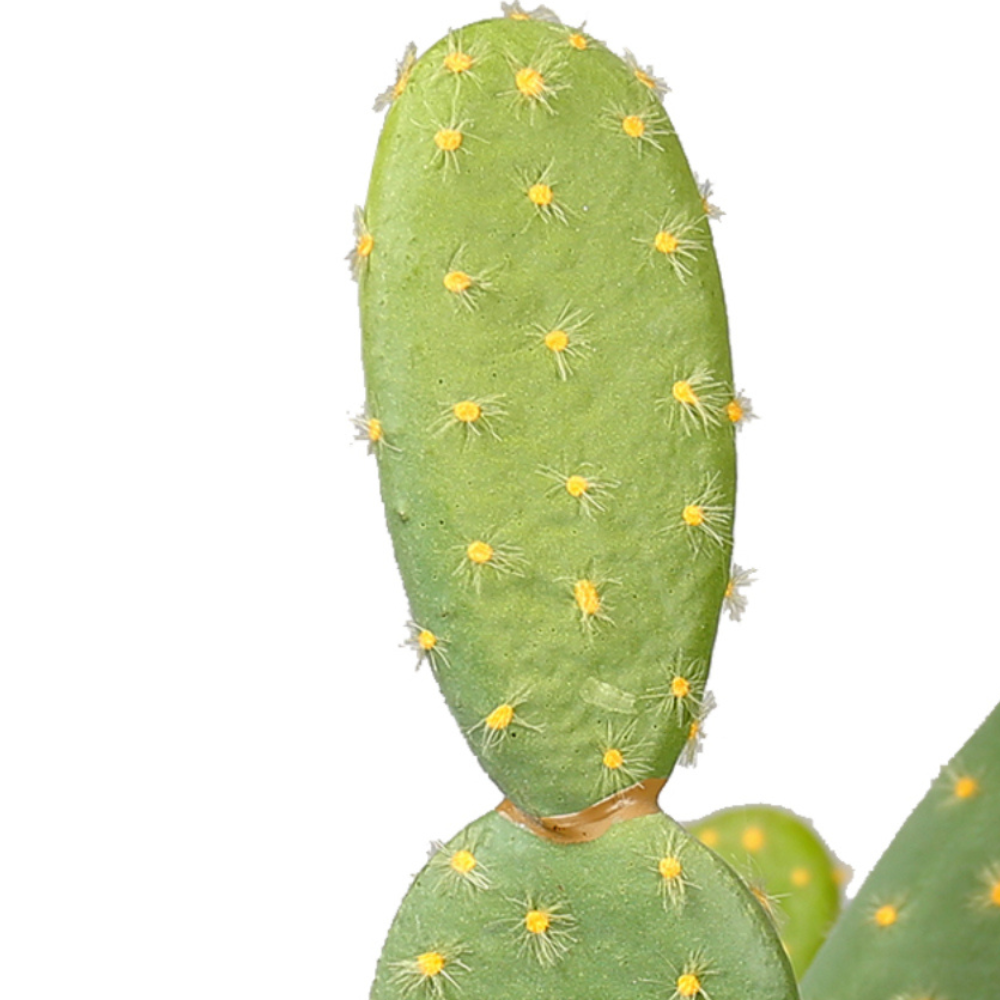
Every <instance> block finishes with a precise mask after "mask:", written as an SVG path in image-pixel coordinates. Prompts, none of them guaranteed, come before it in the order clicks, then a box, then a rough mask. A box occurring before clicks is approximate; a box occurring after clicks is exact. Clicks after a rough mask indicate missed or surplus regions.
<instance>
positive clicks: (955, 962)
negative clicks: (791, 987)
mask: <svg viewBox="0 0 1000 1000" xmlns="http://www.w3.org/2000/svg"><path fill="white" fill-rule="evenodd" d="M802 989H803V995H804V996H805V997H806V998H807V1000H895V998H900V1000H996V998H997V996H1000V706H998V707H997V708H995V709H994V710H993V712H992V714H991V715H990V717H989V718H988V719H987V720H986V722H984V723H983V725H982V726H981V727H980V728H979V730H978V731H977V732H976V733H975V734H974V735H973V737H972V739H970V740H969V742H968V743H967V744H966V745H965V746H964V747H963V748H962V749H961V750H960V751H959V753H958V754H957V756H956V757H955V758H954V759H953V760H952V761H951V763H950V764H949V766H948V767H946V768H945V769H944V770H943V771H942V772H941V775H940V776H939V778H938V779H937V781H935V782H934V785H933V786H932V787H931V790H930V792H929V793H928V794H927V796H926V797H925V798H924V800H923V801H922V802H921V803H920V805H919V806H917V808H916V809H915V810H914V812H913V813H912V815H911V816H910V818H909V819H908V820H907V821H906V823H905V824H904V825H903V827H902V829H901V830H900V831H899V833H898V834H897V835H896V838H895V839H894V840H893V842H892V844H891V845H890V847H889V849H888V850H887V851H886V853H885V854H884V855H883V856H882V858H881V860H880V861H879V863H878V864H877V865H876V866H875V868H874V870H873V871H872V873H871V875H870V876H869V877H868V879H867V880H866V881H865V883H864V885H863V886H862V887H861V889H860V891H859V892H858V895H857V897H856V898H855V899H854V900H853V902H852V903H851V905H850V906H849V907H848V909H847V910H846V912H845V913H844V915H843V917H841V919H840V921H839V922H838V923H837V926H836V927H835V928H834V931H833V933H832V934H831V935H830V937H829V939H828V940H827V942H826V944H825V945H823V947H822V948H821V949H820V952H819V954H818V955H817V956H816V960H815V962H813V964H812V967H811V968H810V970H809V973H808V974H807V975H806V977H805V979H804V981H803V984H802Z"/></svg>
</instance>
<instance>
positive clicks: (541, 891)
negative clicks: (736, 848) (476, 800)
mask: <svg viewBox="0 0 1000 1000" xmlns="http://www.w3.org/2000/svg"><path fill="white" fill-rule="evenodd" d="M437 847H438V849H437V851H436V852H435V853H434V855H433V856H432V858H431V860H430V862H429V863H428V864H427V866H426V867H425V868H424V869H423V871H422V872H421V873H420V874H419V875H418V876H417V879H416V881H415V882H414V884H413V887H412V888H411V889H410V892H409V893H408V895H407V897H406V899H405V900H404V901H403V905H402V906H401V907H400V910H399V913H398V914H397V916H396V919H395V922H394V923H393V926H392V929H391V931H390V932H389V936H388V939H387V941H386V944H385V949H384V950H383V953H382V958H381V960H380V962H379V966H378V971H377V974H376V979H375V985H374V987H373V989H372V994H371V997H372V1000H400V998H401V997H407V996H414V997H438V998H449V997H454V998H462V1000H497V998H500V997H502V998H504V1000H542V998H556V997H567V998H573V1000H606V998H618V997H629V998H630V1000H669V998H674V1000H708V998H711V1000H796V998H797V997H798V993H797V990H796V986H795V981H794V975H793V973H792V969H791V966H790V965H789V963H788V960H787V958H786V957H785V955H784V953H783V951H782V949H781V946H780V944H779V942H778V938H777V934H776V932H775V930H774V927H773V926H772V924H771V922H770V920H769V919H768V917H767V915H766V914H765V913H764V911H763V910H762V909H761V907H760V905H759V904H758V903H757V901H756V900H755V899H754V897H753V896H752V895H751V893H750V892H749V890H748V889H747V887H746V886H745V885H744V884H743V883H742V882H741V881H740V879H739V878H738V877H737V876H736V875H735V874H734V873H733V871H732V870H731V869H730V868H729V866H728V865H726V864H725V863H724V862H722V861H720V860H719V859H718V858H716V857H715V855H714V854H713V853H712V852H711V851H709V850H708V849H707V848H705V847H704V846H702V845H701V844H700V843H699V842H698V841H697V840H696V839H695V838H693V837H691V836H690V835H689V834H687V833H686V832H685V831H684V830H683V829H682V828H681V827H679V826H678V825H677V824H676V823H674V822H673V821H672V820H670V819H668V818H667V817H665V816H663V815H662V814H660V815H652V816H645V817H641V818H638V819H632V820H628V821H627V822H624V823H619V824H617V825H615V826H612V827H611V828H610V829H609V830H608V831H607V832H606V833H605V834H604V835H603V836H602V837H600V838H598V839H597V840H594V841H591V842H589V843H584V844H574V845H566V844H553V843H550V842H548V841H546V840H543V839H541V838H539V837H537V836H536V835H535V834H533V833H529V832H527V831H526V830H524V829H522V828H521V827H519V826H517V825H515V824H514V823H512V822H510V821H509V820H508V819H506V818H504V817H503V816H501V815H499V814H498V813H490V814H488V815H487V816H484V817H482V818H481V819H478V820H476V822H474V823H472V824H471V825H470V826H468V827H467V828H466V829H465V830H463V831H462V832H461V833H460V834H459V835H458V836H457V837H455V838H453V839H452V840H451V841H450V842H449V843H448V844H447V845H444V844H442V845H437Z"/></svg>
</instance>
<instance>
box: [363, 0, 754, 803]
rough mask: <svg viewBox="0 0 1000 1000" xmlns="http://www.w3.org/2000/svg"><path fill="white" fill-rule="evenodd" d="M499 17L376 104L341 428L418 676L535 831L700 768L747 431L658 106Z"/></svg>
mask: <svg viewBox="0 0 1000 1000" xmlns="http://www.w3.org/2000/svg"><path fill="white" fill-rule="evenodd" d="M508 14H510V16H508V17H507V18H504V19H499V20H491V21H485V22H481V23H478V24H473V25H471V26H468V27H465V28H463V29H461V30H460V31H453V32H450V33H449V34H448V35H447V37H445V38H444V39H442V40H441V41H440V42H439V43H438V44H437V45H435V46H433V47H432V48H431V49H430V50H429V51H428V52H426V53H425V54H424V55H423V56H421V57H420V58H419V59H415V58H414V54H413V53H412V51H410V52H408V55H407V58H406V59H405V60H404V63H403V64H401V68H400V77H399V80H398V81H397V84H396V85H395V86H394V87H393V88H391V91H390V92H387V95H385V99H386V100H387V101H390V100H391V105H392V106H391V108H390V110H389V112H388V115H387V118H386V122H385V127H384V130H383V133H382V137H381V140H380V143H379V148H378V152H377V156H376V160H375V165H374V170H373V174H372V181H371V187H370V189H369V193H368V199H367V204H366V206H365V209H364V211H363V212H359V215H358V218H357V243H356V246H355V249H354V251H353V253H352V255H351V256H352V263H353V266H354V269H355V273H356V275H357V277H358V279H359V282H360V301H361V313H362V325H363V331H364V361H365V370H366V379H367V404H366V411H365V414H364V415H363V417H361V418H359V419H360V426H361V428H362V433H363V434H364V435H365V436H367V438H368V440H369V442H370V444H371V447H372V450H373V451H374V452H375V454H376V455H377V458H378V464H379V470H380V475H381V483H382V496H383V500H384V503H385V509H386V515H387V520H388V524H389V529H390V531H391V534H392V538H393V543H394V546H395V552H396V557H397V560H398V562H399V565H400V568H401V571H402V575H403V578H404V582H405V585H406V590H407V594H408V597H409V600H410V603H411V607H412V613H413V621H412V622H411V625H410V627H411V630H412V634H411V641H412V643H413V645H414V647H415V649H416V652H417V654H418V656H419V657H420V658H421V659H422V660H423V661H425V662H427V663H429V665H430V666H431V667H432V668H433V671H434V673H435V675H436V676H437V678H438V680H439V682H440V684H441V687H442V689H443V691H444V694H445V696H446V698H447V700H448V703H449V706H450V708H451V710H452V712H453V714H454V715H455V717H456V719H457V720H458V723H459V725H460V726H461V727H462V730H463V731H464V733H465V735H466V737H467V739H468V741H469V744H470V746H471V747H472V749H473V750H474V751H475V753H476V754H477V755H478V756H479V758H480V760H481V761H482V763H483V765H484V767H485V768H486V770H487V771H488V773H489V774H490V775H491V776H492V777H493V778H494V780H495V781H496V782H497V783H498V784H499V785H500V786H501V788H503V789H504V791H505V792H506V794H507V795H508V796H510V797H511V798H512V799H513V800H514V801H515V802H516V803H517V805H518V806H519V807H521V808H522V809H523V810H524V811H526V812H528V813H530V814H532V815H536V816H551V815H557V814H561V813H569V812H575V811H578V810H581V809H583V808H585V807H587V806H589V805H591V804H592V803H594V802H595V801H597V800H599V799H602V798H605V797H607V796H610V795H612V794H613V793H615V792H618V791H620V790H622V789H624V788H626V787H628V786H630V785H633V784H635V783H637V782H640V781H642V780H644V779H650V778H663V777H666V776H667V775H668V774H669V773H670V771H671V770H672V768H673V766H674V764H675V763H676V761H677V758H678V757H679V755H681V754H682V753H683V752H684V751H685V748H687V749H688V751H689V752H690V751H692V750H693V749H694V748H695V747H696V745H697V740H698V738H699V727H700V721H701V718H702V716H703V713H704V711H705V710H706V708H707V704H708V702H707V698H708V695H707V693H706V689H705V685H706V681H707V678H708V669H709V660H710V657H711V652H712V645H713V642H714V638H715V633H716V628H717V623H718V618H719V610H720V606H721V604H722V602H723V600H724V597H725V595H726V592H727V589H730V591H731V563H730V556H731V538H732V526H733V504H734V494H735V455H734V436H735V431H736V429H737V427H738V425H739V424H740V423H741V421H742V420H744V419H745V418H746V417H747V415H748V409H747V407H746V401H745V400H743V399H742V397H740V396H739V395H738V394H737V392H736V391H735V388H734V385H733V378H732V372H731V364H730V353H729V343H728V338H727V326H726V316H725V310H724V304H723V297H722V288H721V285H720V282H719V275H718V271H717V267H716V261H715V255H714V252H713V249H712V239H711V235H710V233H709V221H708V217H709V215H710V214H712V213H713V211H714V210H713V209H712V207H711V206H710V205H708V204H707V202H706V200H705V197H704V192H703V189H701V188H699V186H698V184H697V183H696V181H695V179H694V177H693V175H692V173H691V171H690V169H689V167H688V164H687V161H686V159H685V157H684V154H683V152H682V150H681V147H680V144H679V142H678V140H677V138H676V136H675V135H674V131H673V129H672V127H671V124H670V120H669V119H668V117H667V115H666V113H665V111H664V109H663V106H662V103H661V100H660V97H661V94H662V91H663V89H664V87H663V85H662V81H659V80H658V79H657V78H656V77H655V76H654V75H653V74H652V72H651V71H649V70H647V69H643V68H642V67H640V66H639V65H638V64H637V63H636V62H635V61H634V60H633V59H631V58H630V59H627V60H623V59H621V58H619V57H618V56H616V55H614V54H612V53H611V52H610V51H608V49H607V48H605V47H604V46H603V45H602V44H600V43H599V42H598V41H596V40H595V39H594V38H592V37H591V36H589V35H587V34H585V33H584V32H582V31H576V30H572V29H569V28H566V27H564V26H562V25H560V24H558V23H555V22H553V21H552V20H539V19H537V18H530V17H528V16H526V15H525V12H524V11H523V10H521V8H519V7H517V5H514V7H512V8H511V9H510V10H509V11H508ZM731 596H732V595H731Z"/></svg>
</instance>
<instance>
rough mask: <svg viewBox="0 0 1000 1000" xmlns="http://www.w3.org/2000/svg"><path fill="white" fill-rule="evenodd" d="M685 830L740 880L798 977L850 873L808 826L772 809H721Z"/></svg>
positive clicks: (837, 904)
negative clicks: (772, 926)
mask: <svg viewBox="0 0 1000 1000" xmlns="http://www.w3.org/2000/svg"><path fill="white" fill-rule="evenodd" d="M687 829H688V830H689V831H690V833H692V834H693V835H694V836H695V837H697V838H698V840H700V841H701V843H702V844H704V845H705V846H706V847H710V848H711V849H712V850H713V851H715V853H716V854H718V855H719V856H720V857H721V858H722V859H723V860H724V861H726V862H728V863H729V864H730V865H731V866H732V867H733V868H734V869H735V870H736V871H737V872H738V873H739V875H740V876H741V877H742V878H743V880H744V881H745V882H746V884H747V885H748V887H749V888H750V891H751V892H753V894H754V895H755V896H756V897H757V899H758V900H759V902H760V903H761V905H762V906H763V907H764V909H765V910H766V912H767V913H768V914H769V915H770V917H771V919H772V920H773V921H774V924H775V926H776V927H777V929H778V931H779V933H780V934H781V943H782V944H783V945H784V948H785V951H786V952H787V953H788V956H789V958H790V959H791V961H792V967H793V968H794V970H795V974H796V976H798V977H799V978H801V977H802V976H803V975H804V974H805V971H806V969H807V968H808V967H809V965H810V963H811V962H812V959H813V956H814V955H815V954H816V951H817V950H818V948H819V946H820V945H821V944H822V943H823V941H824V939H825V938H826V936H827V934H828V933H829V931H830V928H831V927H832V926H833V923H834V921H835V920H836V919H837V915H838V913H839V912H840V905H841V899H842V894H843V888H844V885H845V884H846V882H847V880H848V878H849V877H850V870H849V869H848V868H846V867H845V866H844V865H843V864H842V863H841V862H839V861H838V860H837V859H836V858H835V857H834V855H833V854H832V853H831V851H830V849H829V848H828V847H827V846H826V844H825V843H824V842H823V841H822V840H821V839H820V837H819V836H818V834H817V833H816V831H815V830H814V829H813V827H812V824H810V823H809V822H808V821H806V820H804V819H802V818H801V817H800V816H796V815H795V814H794V813H791V812H788V811H787V810H785V809H777V808H775V807H774V806H763V805H760V806H741V807H738V808H732V809H723V810H721V811H719V812H715V813H712V814H711V815H710V816H706V817H705V818H704V819H700V820H697V821H696V822H694V823H688V824H687Z"/></svg>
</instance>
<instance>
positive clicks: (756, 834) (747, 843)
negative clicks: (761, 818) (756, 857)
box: [740, 826, 767, 854]
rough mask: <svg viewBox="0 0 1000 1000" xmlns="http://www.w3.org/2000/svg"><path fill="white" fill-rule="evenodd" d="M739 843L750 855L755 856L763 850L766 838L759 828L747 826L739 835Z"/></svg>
mask: <svg viewBox="0 0 1000 1000" xmlns="http://www.w3.org/2000/svg"><path fill="white" fill-rule="evenodd" d="M740 843H741V844H742V845H743V847H744V849H745V850H747V851H749V852H750V853H751V854H757V853H758V851H761V850H763V848H764V845H765V844H766V843H767V837H766V836H765V834H764V831H763V830H762V829H761V828H760V827H759V826H748V827H746V829H745V830H744V831H743V833H742V834H741V835H740Z"/></svg>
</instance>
